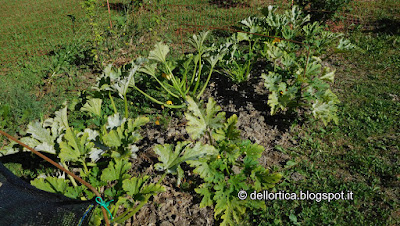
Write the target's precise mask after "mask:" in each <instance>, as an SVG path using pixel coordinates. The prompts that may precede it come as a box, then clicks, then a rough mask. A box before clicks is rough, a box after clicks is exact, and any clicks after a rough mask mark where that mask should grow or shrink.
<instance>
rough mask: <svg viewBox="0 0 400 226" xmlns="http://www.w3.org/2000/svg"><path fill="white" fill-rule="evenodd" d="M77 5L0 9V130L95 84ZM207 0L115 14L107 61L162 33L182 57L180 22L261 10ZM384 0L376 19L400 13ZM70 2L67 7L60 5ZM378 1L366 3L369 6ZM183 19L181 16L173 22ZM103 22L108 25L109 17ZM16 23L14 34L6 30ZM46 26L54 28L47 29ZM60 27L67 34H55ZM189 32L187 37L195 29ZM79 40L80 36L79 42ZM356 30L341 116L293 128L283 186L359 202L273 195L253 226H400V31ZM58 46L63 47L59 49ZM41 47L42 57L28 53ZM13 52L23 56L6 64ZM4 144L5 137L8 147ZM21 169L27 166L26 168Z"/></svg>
mask: <svg viewBox="0 0 400 226" xmlns="http://www.w3.org/2000/svg"><path fill="white" fill-rule="evenodd" d="M78 2H79V1H77V0H74V1H64V0H62V1H61V3H60V1H58V2H57V3H56V2H55V1H49V0H47V1H45V0H41V1H35V2H33V1H27V0H19V1H14V2H8V1H5V0H0V3H2V5H4V6H5V7H4V8H3V7H2V8H1V9H0V15H1V16H0V34H2V35H0V44H1V46H2V52H0V64H3V65H6V66H2V68H1V70H0V129H6V131H8V132H10V133H12V134H14V133H15V132H18V131H20V130H23V129H24V127H25V126H26V125H27V124H28V123H29V121H31V120H33V119H39V118H44V117H46V116H48V115H49V114H51V113H52V112H54V110H56V109H57V108H59V107H60V106H61V104H62V102H63V101H64V100H72V99H79V97H76V94H75V93H76V92H78V91H79V90H83V89H87V88H88V87H89V86H90V85H91V82H93V75H92V74H91V72H92V71H91V70H90V68H87V67H85V65H90V64H92V63H93V59H91V57H90V51H91V50H92V46H90V45H89V44H88V43H87V39H86V38H85V37H86V35H85V33H80V32H83V31H85V29H82V27H81V29H80V28H79V26H78V27H77V29H76V33H75V34H74V33H73V32H72V31H71V29H72V27H71V26H72V22H71V19H69V18H68V17H67V16H66V15H67V14H73V15H80V16H82V14H81V13H82V9H80V5H78ZM114 2H117V1H114ZM205 2H207V1H202V2H200V1H196V0H191V1H161V2H160V4H159V5H158V6H155V7H156V8H157V7H158V8H157V9H159V10H160V13H157V11H155V10H153V11H144V12H142V14H141V15H140V17H136V16H132V15H131V14H129V15H124V13H123V12H122V13H121V14H117V13H116V12H115V11H113V12H115V14H114V16H113V18H114V26H115V29H114V31H113V32H108V33H107V32H105V34H104V35H105V37H106V40H105V42H104V43H103V44H104V46H102V51H104V55H105V57H104V59H105V61H106V62H107V63H111V62H115V61H118V60H120V61H123V62H124V61H128V60H129V59H130V58H132V57H133V56H137V55H144V56H146V55H147V53H148V51H149V50H151V49H152V48H153V45H154V43H155V42H157V41H161V40H164V41H165V42H167V43H170V44H173V45H172V49H174V50H178V51H175V52H173V53H174V54H177V53H181V52H184V51H185V50H187V46H185V47H184V48H181V49H180V48H179V46H180V44H179V43H177V41H179V40H180V37H179V36H177V34H176V33H175V32H176V29H177V28H180V27H181V26H182V24H184V23H187V24H190V23H196V24H200V25H213V26H214V25H215V26H220V25H226V24H230V23H233V22H234V21H237V20H238V19H239V17H243V18H244V17H246V16H248V15H251V14H253V12H250V11H247V12H246V13H247V14H246V13H245V14H240V13H239V11H237V10H236V11H235V10H234V9H220V8H216V7H214V6H207V5H205V4H204V3H205ZM385 2H386V3H387V4H381V6H382V9H384V10H381V11H380V12H378V11H379V10H377V13H376V15H375V14H374V16H376V17H379V18H389V19H390V18H392V19H393V18H396V17H395V15H396V14H397V12H398V11H396V8H395V7H392V3H393V2H394V1H385ZM165 3H169V4H197V3H201V7H203V8H202V9H203V10H201V12H203V13H202V14H200V15H201V20H200V19H199V14H196V13H194V10H195V9H198V7H197V8H193V7H184V8H182V7H177V6H175V7H163V6H162V4H165ZM62 4H64V6H65V7H60V5H62ZM43 5H46V9H43ZM21 6H24V7H21ZM375 6H376V5H372V3H371V4H365V7H366V9H367V10H368V11H371V12H372V11H373V9H374V7H375ZM199 7H200V6H199ZM363 7H364V6H363ZM47 10H48V11H47ZM102 10H104V8H102ZM36 11H39V12H41V13H40V14H38V13H35V12H36ZM206 11H207V14H206V13H205V12H206ZM189 12H191V13H189ZM233 12H235V13H237V14H234V13H233ZM105 15H106V18H107V14H105ZM227 16H229V17H227ZM178 19H179V20H180V21H178V22H175V23H171V22H169V21H170V20H174V21H177V20H178ZM240 19H242V18H240ZM81 20H83V17H78V16H77V21H81ZM394 20H395V19H394ZM397 20H398V18H397ZM104 21H105V22H104ZM102 23H103V24H102V26H104V27H106V26H107V20H103V22H102ZM11 26H12V30H11V32H9V31H6V30H7V29H9V28H11ZM46 26H49V29H50V30H46V29H39V27H46ZM182 27H183V28H184V26H182ZM105 30H106V29H105ZM6 32H8V33H9V34H8V33H7V34H5V33H6ZM57 32H58V33H57ZM60 32H61V33H62V35H61V36H60V35H57V34H59V33H60ZM185 32H186V34H185V35H189V34H190V33H192V32H193V30H186V31H185ZM394 32H395V31H394ZM53 33H54V34H53ZM4 34H5V35H4ZM75 37H77V38H80V41H76V42H71V41H72V40H76V39H75ZM82 37H83V38H82ZM142 37H143V38H142ZM349 37H350V39H351V40H352V42H353V43H355V44H356V45H357V46H359V48H360V51H354V52H352V53H346V54H343V55H342V56H341V57H339V58H336V59H334V61H333V64H334V66H335V67H336V68H337V69H338V72H337V78H336V84H335V90H334V91H335V92H336V93H338V96H339V99H340V100H341V102H342V103H341V104H340V108H339V111H340V113H339V117H340V123H339V125H338V126H334V125H331V126H328V127H327V128H322V127H321V124H319V123H317V122H312V123H308V124H306V125H302V126H293V128H294V129H293V130H292V135H293V137H294V138H293V139H294V140H295V141H296V142H297V144H296V145H295V146H294V147H292V148H289V149H287V150H283V151H284V152H286V153H287V154H289V155H291V157H292V161H291V162H289V164H288V165H287V167H285V168H284V169H283V171H282V173H283V174H284V179H283V181H282V182H281V183H280V184H279V185H278V186H277V187H276V191H281V190H282V191H287V192H299V191H300V190H302V191H305V190H308V191H310V192H340V191H352V192H353V193H354V195H353V197H354V200H353V201H349V200H346V201H345V200H339V201H331V202H327V201H321V202H319V203H317V202H313V201H268V202H267V211H265V212H256V213H252V214H250V213H249V219H250V220H252V221H253V222H254V223H255V224H256V223H258V224H261V225H282V224H285V225H286V224H295V225H296V224H305V225H321V224H330V225H396V224H400V218H399V215H400V213H399V207H400V201H399V194H400V190H399V187H400V169H399V162H400V157H399V156H400V153H399V148H400V123H399V119H400V95H399V93H400V75H399V71H400V48H399V44H400V35H399V34H398V33H397V34H396V33H395V34H385V33H362V32H358V31H357V32H354V33H351V34H350V35H349ZM10 40H12V41H10ZM183 40H186V38H184V39H183ZM57 45H60V46H61V47H57V48H55V46H57ZM3 46H4V48H3ZM52 50H53V51H54V53H53V54H49V55H43V56H37V53H38V52H39V53H40V52H47V53H48V52H51V51H52ZM35 53H36V56H34V57H27V56H28V55H30V54H33V55H35ZM15 59H19V62H17V63H12V64H8V63H9V62H11V61H14V60H15ZM79 61H82V62H84V63H83V64H82V62H81V63H79ZM6 63H7V64H6ZM58 66H59V67H58ZM52 75H53V76H52ZM77 84H78V85H77ZM150 92H153V91H150ZM154 92H156V91H154ZM135 95H136V94H135ZM132 98H133V100H136V99H137V100H138V102H135V101H133V102H134V103H133V105H134V106H131V107H132V109H133V110H135V111H143V112H144V111H146V113H149V112H150V113H151V112H152V110H151V109H150V108H152V107H154V106H150V105H148V104H147V105H146V104H145V101H144V100H143V98H142V97H141V96H140V95H137V96H134V95H133V96H132ZM135 98H136V99H135ZM140 100H141V101H142V102H140ZM116 102H117V104H118V107H121V106H122V104H123V103H122V102H121V100H118V99H117V98H116ZM144 108H146V109H144ZM149 109H150V110H149ZM107 110H109V111H111V109H107ZM166 114H167V113H165V112H162V117H161V118H162V120H163V119H164V118H167V117H166V116H165V115H166ZM84 119H85V116H84V115H81V114H80V113H78V115H71V125H73V126H74V127H76V128H80V127H84V126H86V124H87V123H90V122H85V121H84ZM155 120H157V117H156V116H153V118H152V121H153V122H154V121H155ZM166 120H167V119H166ZM84 123H86V124H85V125H84ZM22 133H23V132H21V134H22ZM1 141H2V140H1V138H0V147H1ZM277 149H278V148H277ZM293 163H295V164H293ZM14 168H15V171H16V172H17V171H20V165H15V166H14ZM23 168H26V167H23ZM28 168H29V167H28ZM26 174H29V175H30V174H32V175H33V174H34V173H33V172H28V173H26ZM32 175H31V177H32ZM19 176H23V175H22V174H21V175H19Z"/></svg>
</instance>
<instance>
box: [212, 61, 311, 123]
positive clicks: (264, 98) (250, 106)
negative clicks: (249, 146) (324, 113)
mask: <svg viewBox="0 0 400 226" xmlns="http://www.w3.org/2000/svg"><path fill="white" fill-rule="evenodd" d="M260 66H262V65H254V67H260ZM253 69H254V68H253ZM253 71H254V70H253ZM255 71H257V68H256V69H255ZM253 74H256V76H253V77H251V78H250V79H249V81H247V82H243V83H240V84H235V83H233V82H232V81H231V80H230V79H229V78H228V77H227V76H224V75H221V74H217V73H215V74H214V75H213V77H212V79H211V80H210V84H212V85H211V86H210V89H209V91H210V93H208V95H210V96H212V97H213V98H215V100H216V101H217V103H218V104H219V105H221V107H222V108H223V109H222V110H223V111H225V112H226V117H227V118H228V117H230V116H231V115H233V114H236V115H238V116H240V114H241V112H242V113H244V114H248V115H258V116H261V117H263V118H264V119H263V121H264V122H265V123H266V124H267V125H270V126H273V127H276V128H277V129H279V130H280V131H285V130H287V129H288V128H290V126H291V125H292V123H293V122H295V121H296V122H298V123H300V124H302V123H303V121H302V119H300V120H299V116H298V114H297V113H295V112H281V113H277V114H276V115H271V114H270V111H271V108H270V107H269V106H268V95H269V92H268V90H267V89H266V88H265V87H264V81H263V79H262V78H261V77H260V76H259V74H261V73H259V71H257V73H252V75H253ZM250 121H251V119H250Z"/></svg>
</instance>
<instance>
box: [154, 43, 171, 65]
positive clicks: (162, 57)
mask: <svg viewBox="0 0 400 226" xmlns="http://www.w3.org/2000/svg"><path fill="white" fill-rule="evenodd" d="M154 47H155V49H154V50H152V51H150V54H149V59H151V60H156V61H158V62H166V56H167V54H168V53H169V47H168V46H167V45H165V44H163V43H162V42H159V43H157V44H155V45H154Z"/></svg>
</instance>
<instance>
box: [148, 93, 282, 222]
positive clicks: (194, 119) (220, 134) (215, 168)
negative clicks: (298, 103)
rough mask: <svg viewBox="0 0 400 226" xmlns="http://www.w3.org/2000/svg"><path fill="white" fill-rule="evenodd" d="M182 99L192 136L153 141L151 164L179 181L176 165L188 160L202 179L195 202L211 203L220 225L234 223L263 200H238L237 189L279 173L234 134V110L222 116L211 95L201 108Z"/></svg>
mask: <svg viewBox="0 0 400 226" xmlns="http://www.w3.org/2000/svg"><path fill="white" fill-rule="evenodd" d="M187 101H188V109H187V111H186V112H185V116H186V118H187V120H188V124H187V126H186V130H187V132H188V133H189V135H190V136H191V138H192V141H183V142H178V143H177V144H176V145H175V146H174V145H172V144H165V145H157V146H155V147H154V150H155V152H156V153H157V154H158V156H159V161H160V163H158V164H157V165H156V169H158V170H160V171H166V173H171V174H177V175H178V184H179V183H180V181H181V178H182V177H184V172H183V170H182V168H181V167H180V165H181V164H182V163H183V162H186V163H187V164H189V165H190V166H192V167H193V168H194V170H193V172H194V173H195V174H198V175H199V176H200V177H201V178H202V179H203V183H201V184H200V185H199V187H198V188H196V189H195V191H196V193H198V194H199V195H200V196H202V200H201V203H200V207H206V206H211V207H214V217H215V218H216V219H220V221H221V225H237V224H239V223H241V222H242V219H243V216H244V214H245V212H246V211H251V210H252V209H260V208H261V209H264V208H265V204H264V203H263V202H258V201H252V200H239V198H238V194H239V192H240V191H243V190H244V191H247V192H253V191H255V190H256V191H261V190H266V189H271V188H273V187H274V185H275V184H276V183H277V182H278V181H279V180H280V178H281V175H280V174H279V173H270V172H269V170H268V169H265V168H264V167H263V166H261V165H260V164H259V162H258V159H259V158H260V157H261V153H262V152H263V151H264V148H263V147H262V146H260V145H257V144H252V143H251V142H250V141H248V140H245V141H244V140H242V139H240V131H239V130H238V129H237V128H236V123H237V116H236V115H233V116H231V117H230V118H229V119H226V118H225V112H220V110H221V108H220V107H219V106H218V105H216V102H215V101H214V100H213V99H212V98H210V99H209V101H208V103H207V105H206V107H205V108H204V107H203V106H202V105H201V104H200V105H199V104H198V103H196V102H195V101H194V100H193V99H192V98H191V97H187Z"/></svg>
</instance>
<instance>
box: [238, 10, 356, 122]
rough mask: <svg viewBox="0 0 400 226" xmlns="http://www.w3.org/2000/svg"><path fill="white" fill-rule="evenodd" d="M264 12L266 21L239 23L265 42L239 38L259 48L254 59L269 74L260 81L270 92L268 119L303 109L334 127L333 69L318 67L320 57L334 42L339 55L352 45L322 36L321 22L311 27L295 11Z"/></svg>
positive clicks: (338, 36) (306, 18) (252, 37)
mask: <svg viewBox="0 0 400 226" xmlns="http://www.w3.org/2000/svg"><path fill="white" fill-rule="evenodd" d="M262 12H263V14H264V17H250V18H247V19H245V20H243V21H242V24H244V25H245V26H244V28H245V29H246V31H248V32H250V33H258V34H263V35H266V36H269V37H264V36H260V35H254V34H251V35H243V36H245V37H246V39H248V40H251V41H253V43H255V44H256V45H257V46H256V47H255V48H254V49H256V50H258V51H257V52H256V53H257V56H260V57H262V58H263V60H264V64H265V65H266V70H267V73H262V75H261V77H262V78H263V79H264V81H265V87H266V88H267V89H268V90H269V91H270V94H269V97H268V105H269V106H270V107H271V115H273V114H275V113H277V111H278V110H282V111H286V110H296V109H298V108H302V109H305V110H310V111H311V113H312V115H313V116H314V117H315V118H318V119H321V120H322V121H323V123H324V124H327V123H328V122H330V121H332V120H333V121H334V122H335V123H338V119H337V115H336V112H337V107H336V105H337V104H338V103H339V99H338V98H337V96H336V95H335V94H334V93H333V92H332V91H331V89H330V87H331V84H332V83H333V82H334V74H335V70H334V69H331V68H330V67H328V66H325V67H324V66H322V65H323V62H322V59H321V58H322V56H323V54H325V53H326V52H327V50H328V48H330V46H331V45H333V44H334V43H338V44H337V47H336V50H338V51H343V50H348V49H352V48H354V45H352V44H351V43H350V42H349V41H348V40H345V39H341V37H342V35H341V34H335V33H332V32H329V31H326V30H325V29H324V26H322V25H321V24H320V23H319V22H314V23H310V22H309V21H310V16H309V15H307V16H305V15H303V13H302V12H301V11H300V10H299V8H298V7H296V6H294V7H293V8H292V9H291V10H288V11H285V12H284V13H283V14H278V13H277V12H276V8H274V7H272V6H269V7H268V8H265V9H263V10H262ZM270 37H273V38H270ZM257 43H258V44H257Z"/></svg>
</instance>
